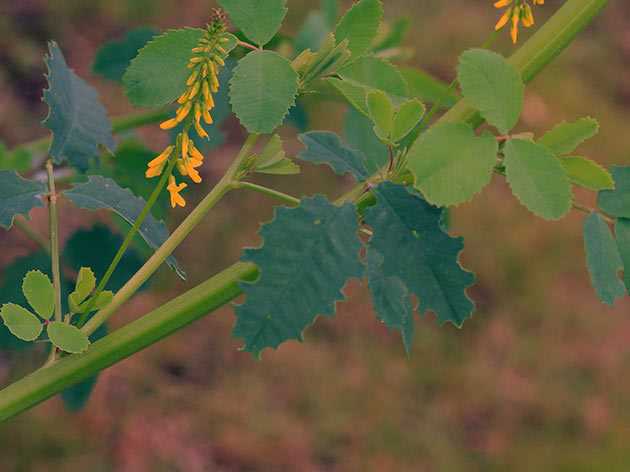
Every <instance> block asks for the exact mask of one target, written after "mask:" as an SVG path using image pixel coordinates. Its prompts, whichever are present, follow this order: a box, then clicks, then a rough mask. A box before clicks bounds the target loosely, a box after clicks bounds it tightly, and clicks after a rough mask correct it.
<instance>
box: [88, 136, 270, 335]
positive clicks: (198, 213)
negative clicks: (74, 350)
mask: <svg viewBox="0 0 630 472" xmlns="http://www.w3.org/2000/svg"><path fill="white" fill-rule="evenodd" d="M257 141H258V135H257V134H252V135H250V136H249V137H248V138H247V140H246V141H245V144H243V147H242V148H241V151H240V152H239V154H238V156H237V157H236V159H235V160H234V162H233V163H232V165H231V166H230V168H229V169H228V171H227V172H226V173H225V175H224V176H223V178H222V179H221V180H220V181H219V183H217V185H215V187H214V188H213V189H212V191H211V192H210V193H209V194H208V195H207V196H206V198H204V199H203V200H202V201H201V203H200V204H199V205H197V207H196V208H195V209H194V210H193V211H192V212H191V213H190V214H189V215H188V216H187V217H186V219H185V220H184V221H183V222H182V223H181V224H180V225H179V227H178V228H177V229H176V230H175V231H174V232H173V234H171V236H170V237H169V238H168V239H167V240H166V241H165V242H164V244H162V246H160V248H159V249H158V250H157V251H155V253H153V255H152V256H151V258H150V259H149V260H148V261H147V262H146V263H145V264H144V265H143V266H142V267H141V268H140V270H139V271H138V272H136V273H135V274H134V276H133V277H132V278H131V279H129V280H128V281H127V283H126V284H125V285H124V287H123V288H121V289H120V290H119V291H118V292H117V293H116V295H115V296H114V298H113V300H112V301H111V302H110V303H109V305H107V306H106V307H105V308H103V309H102V310H100V311H99V312H98V313H96V314H95V315H94V316H93V317H92V318H91V319H90V321H88V322H87V323H86V324H85V326H83V328H82V330H83V331H84V332H85V333H86V334H88V335H90V334H92V333H93V332H94V331H96V330H97V329H98V327H99V326H101V325H102V324H103V323H105V322H106V321H107V320H108V319H109V317H110V316H112V315H113V314H114V313H115V312H116V310H118V308H120V307H121V305H122V304H123V303H125V302H126V301H127V300H129V299H130V298H131V297H132V296H133V295H134V294H135V293H136V292H137V291H138V289H139V288H140V287H141V286H142V285H143V284H144V283H145V282H146V281H147V280H148V279H149V277H151V276H152V275H153V274H154V273H155V271H157V270H158V268H159V267H160V266H161V265H162V264H163V263H164V261H165V260H166V259H167V258H168V257H169V256H170V255H171V254H172V253H173V251H174V250H175V249H176V248H177V246H179V245H180V244H181V243H182V242H183V241H184V239H186V237H187V236H188V235H189V234H190V232H191V231H192V230H193V229H194V228H195V227H196V226H197V225H198V224H199V223H201V221H202V220H203V218H204V217H205V216H206V214H207V213H208V212H209V211H210V210H211V209H212V208H214V206H215V205H216V204H217V203H218V202H219V201H220V200H221V199H222V198H223V196H224V195H225V194H226V193H227V192H229V191H230V190H231V189H232V185H233V181H234V179H235V177H236V175H237V173H238V171H239V169H240V167H241V164H242V163H243V161H244V160H245V159H246V158H247V157H248V156H249V155H250V151H251V149H252V148H253V147H254V145H255V144H256V142H257Z"/></svg>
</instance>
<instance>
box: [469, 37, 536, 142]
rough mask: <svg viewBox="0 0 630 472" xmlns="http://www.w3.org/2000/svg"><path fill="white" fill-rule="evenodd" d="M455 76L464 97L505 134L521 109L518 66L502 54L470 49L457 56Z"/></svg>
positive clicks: (522, 86)
mask: <svg viewBox="0 0 630 472" xmlns="http://www.w3.org/2000/svg"><path fill="white" fill-rule="evenodd" d="M457 77H458V80H459V83H460V85H461V87H462V92H463V94H464V97H465V98H466V100H467V101H468V102H469V103H470V104H471V105H472V106H474V107H475V108H477V109H478V110H479V112H480V113H481V115H482V116H483V117H484V118H485V120H486V121H487V122H488V123H490V124H491V125H493V126H495V127H496V128H497V129H498V130H499V131H500V132H501V133H503V134H507V133H508V132H509V131H510V130H511V129H512V128H514V126H516V123H517V122H518V119H519V117H520V115H521V111H522V109H523V97H524V93H525V85H524V84H523V79H522V78H521V75H520V73H519V72H518V70H517V69H516V68H515V67H514V66H513V65H511V64H510V63H509V62H507V61H506V60H505V58H504V57H503V56H501V55H500V54H497V53H495V52H492V51H488V50H487V49H471V50H469V51H466V52H464V53H463V54H462V55H461V57H460V59H459V66H458V68H457Z"/></svg>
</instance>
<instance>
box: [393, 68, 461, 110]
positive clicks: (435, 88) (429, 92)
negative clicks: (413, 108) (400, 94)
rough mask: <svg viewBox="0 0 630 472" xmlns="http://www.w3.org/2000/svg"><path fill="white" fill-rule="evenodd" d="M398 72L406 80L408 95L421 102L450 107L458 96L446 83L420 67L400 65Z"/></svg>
mask: <svg viewBox="0 0 630 472" xmlns="http://www.w3.org/2000/svg"><path fill="white" fill-rule="evenodd" d="M399 70H400V73H401V74H402V76H403V78H404V79H405V81H406V82H407V85H408V87H409V95H410V96H411V97H416V98H419V99H420V100H422V101H423V102H428V103H432V104H438V103H439V106H440V108H450V107H452V106H453V105H455V103H457V100H459V97H458V96H457V94H456V93H455V92H454V91H453V90H451V88H450V87H449V85H448V84H445V83H444V82H442V81H440V80H438V79H435V78H434V77H432V76H430V75H429V74H427V73H426V72H424V71H422V70H420V69H412V68H409V67H401V68H400V69H399Z"/></svg>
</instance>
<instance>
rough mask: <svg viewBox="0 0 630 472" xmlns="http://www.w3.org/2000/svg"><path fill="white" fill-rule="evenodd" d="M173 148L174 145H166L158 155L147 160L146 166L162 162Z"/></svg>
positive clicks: (153, 165) (157, 164)
mask: <svg viewBox="0 0 630 472" xmlns="http://www.w3.org/2000/svg"><path fill="white" fill-rule="evenodd" d="M173 149H174V146H167V147H166V149H164V151H162V152H161V154H160V155H159V156H157V157H156V158H155V159H153V160H152V161H151V162H149V164H148V166H149V167H155V166H159V165H162V164H164V162H166V159H168V158H169V156H170V155H171V153H172V152H173Z"/></svg>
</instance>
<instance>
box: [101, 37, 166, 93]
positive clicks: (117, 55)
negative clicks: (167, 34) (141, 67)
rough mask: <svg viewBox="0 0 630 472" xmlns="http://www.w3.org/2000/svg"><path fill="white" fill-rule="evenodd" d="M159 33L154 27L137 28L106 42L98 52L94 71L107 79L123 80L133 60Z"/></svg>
mask: <svg viewBox="0 0 630 472" xmlns="http://www.w3.org/2000/svg"><path fill="white" fill-rule="evenodd" d="M157 34H158V32H157V31H156V30H154V29H153V28H137V29H134V30H131V31H129V32H128V33H127V34H126V35H125V37H124V38H122V39H120V40H117V41H110V42H108V43H106V44H104V45H103V46H102V47H101V48H100V49H99V50H98V51H97V52H96V57H95V58H94V64H93V65H92V71H94V73H95V74H98V75H100V76H102V77H105V78H106V79H109V80H113V81H115V82H121V81H122V78H123V75H125V71H126V70H127V68H128V67H129V64H130V63H131V60H132V59H133V58H134V57H136V56H137V55H138V51H139V50H140V49H142V48H143V47H144V46H145V45H146V44H147V43H148V42H149V41H150V40H151V39H153V37H154V36H155V35H157Z"/></svg>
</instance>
